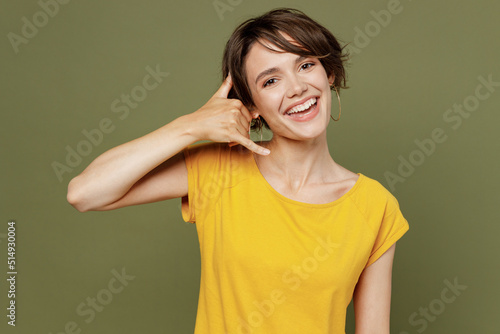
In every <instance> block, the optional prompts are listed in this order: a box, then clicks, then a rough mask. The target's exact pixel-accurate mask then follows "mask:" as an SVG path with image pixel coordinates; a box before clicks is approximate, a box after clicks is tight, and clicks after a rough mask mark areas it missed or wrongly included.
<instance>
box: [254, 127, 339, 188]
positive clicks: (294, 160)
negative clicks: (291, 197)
mask: <svg viewBox="0 0 500 334" xmlns="http://www.w3.org/2000/svg"><path fill="white" fill-rule="evenodd" d="M263 146H265V147H267V148H269V149H270V150H271V154H270V155H268V156H259V157H258V159H259V162H260V163H261V164H263V165H265V166H266V167H269V168H266V170H268V171H270V172H271V173H272V174H275V175H279V176H280V177H281V178H282V179H283V180H284V181H285V182H286V183H287V184H288V185H289V187H290V189H294V190H297V191H298V190H300V189H301V188H302V187H303V186H307V185H308V184H316V183H324V182H329V181H330V182H331V181H332V180H333V179H335V178H336V176H338V175H339V173H340V171H339V168H338V166H337V164H336V163H335V162H334V161H333V159H332V157H331V156H330V152H329V150H328V143H327V141H326V131H325V132H324V133H323V134H322V135H321V136H318V137H316V138H313V139H311V140H293V139H289V138H284V137H279V136H273V138H272V140H271V141H270V142H268V143H267V144H265V145H264V144H263ZM271 166H272V167H271ZM332 170H333V171H334V172H333V173H332Z"/></svg>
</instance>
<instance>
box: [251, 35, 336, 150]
mask: <svg viewBox="0 0 500 334" xmlns="http://www.w3.org/2000/svg"><path fill="white" fill-rule="evenodd" d="M284 36H286V38H287V39H288V40H289V41H290V42H292V43H295V42H294V41H293V40H292V39H291V38H289V37H288V36H287V35H284ZM261 43H263V44H265V45H267V46H268V47H271V48H272V49H273V50H277V51H278V50H279V51H283V50H281V49H279V48H278V47H277V46H275V45H272V44H271V43H269V42H267V41H263V40H261ZM295 44H297V43H295ZM245 69H246V73H247V81H248V85H249V87H250V90H251V93H252V97H253V101H254V104H255V108H254V109H253V110H252V112H258V113H259V114H260V115H261V116H262V117H263V118H264V119H265V120H266V122H267V124H268V125H269V127H270V128H271V130H272V131H273V136H276V135H278V136H283V137H287V138H290V139H294V140H304V139H311V138H316V137H318V136H319V135H321V134H322V133H324V132H325V131H326V127H327V126H328V123H329V121H330V106H331V90H330V85H331V83H333V79H334V78H333V76H332V77H330V78H328V77H327V75H326V72H325V69H324V67H323V65H322V64H321V62H320V61H319V60H318V59H317V58H314V57H301V56H299V55H296V54H293V53H284V52H281V53H279V52H275V51H271V50H269V49H267V48H266V47H264V46H262V45H261V44H260V43H254V44H253V45H252V47H251V48H250V51H249V52H248V55H247V58H246V62H245ZM329 79H330V80H329ZM312 103H314V104H312ZM301 109H305V110H303V111H301V112H297V113H290V111H300V110H301Z"/></svg>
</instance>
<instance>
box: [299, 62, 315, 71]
mask: <svg viewBox="0 0 500 334" xmlns="http://www.w3.org/2000/svg"><path fill="white" fill-rule="evenodd" d="M309 65H311V66H309ZM314 65H316V64H314V63H305V64H303V65H302V66H301V67H300V68H302V69H304V70H307V69H308V68H311V67H313V66H314ZM304 67H305V68H304Z"/></svg>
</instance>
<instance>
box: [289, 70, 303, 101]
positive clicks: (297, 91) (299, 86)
mask: <svg viewBox="0 0 500 334" xmlns="http://www.w3.org/2000/svg"><path fill="white" fill-rule="evenodd" d="M306 90H307V84H306V83H305V82H304V80H303V79H302V78H301V77H300V75H297V74H292V75H290V77H289V80H288V87H287V97H288V98H291V97H294V96H295V95H299V96H300V95H301V94H302V93H303V92H305V91H306Z"/></svg>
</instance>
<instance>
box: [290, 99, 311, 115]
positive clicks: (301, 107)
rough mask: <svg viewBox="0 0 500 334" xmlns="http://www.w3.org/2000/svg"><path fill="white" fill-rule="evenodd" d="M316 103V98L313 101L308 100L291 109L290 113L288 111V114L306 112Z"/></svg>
mask: <svg viewBox="0 0 500 334" xmlns="http://www.w3.org/2000/svg"><path fill="white" fill-rule="evenodd" d="M315 103H316V98H315V97H312V98H311V99H309V100H307V101H306V102H304V103H303V104H301V105H298V106H295V107H293V108H292V109H290V111H287V114H293V113H296V112H299V111H304V110H306V109H308V108H309V107H310V106H312V105H313V104H315Z"/></svg>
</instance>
